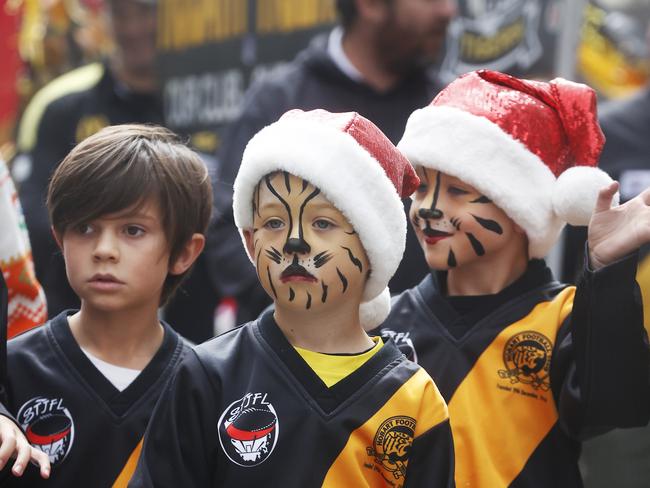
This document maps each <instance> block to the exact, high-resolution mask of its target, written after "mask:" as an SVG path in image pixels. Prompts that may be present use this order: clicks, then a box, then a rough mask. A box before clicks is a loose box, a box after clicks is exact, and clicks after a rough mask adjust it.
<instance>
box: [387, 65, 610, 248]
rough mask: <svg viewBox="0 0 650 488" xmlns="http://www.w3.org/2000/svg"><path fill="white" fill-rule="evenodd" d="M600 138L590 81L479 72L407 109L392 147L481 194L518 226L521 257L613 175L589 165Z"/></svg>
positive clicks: (581, 209)
mask: <svg viewBox="0 0 650 488" xmlns="http://www.w3.org/2000/svg"><path fill="white" fill-rule="evenodd" d="M604 142H605V138H604V136H603V133H602V131H601V130H600V126H599V125H598V120H597V116H596V94H595V92H594V91H593V90H592V89H591V88H589V87H588V86H586V85H583V84H579V83H573V82H571V81H567V80H564V79H561V78H556V79H554V80H552V81H550V82H548V83H545V82H541V81H531V80H521V79H518V78H515V77H513V76H509V75H506V74H503V73H498V72H495V71H487V70H480V71H474V72H471V73H467V74H465V75H463V76H461V77H459V78H458V79H456V80H455V81H453V82H452V83H451V84H450V85H449V86H447V87H446V88H445V89H444V90H442V91H441V92H440V93H439V94H438V95H437V96H436V98H435V99H434V100H433V102H431V104H430V105H429V106H427V107H425V108H423V109H419V110H416V111H415V112H413V114H411V116H410V118H409V120H408V122H407V124H406V130H405V133H404V136H403V138H402V140H401V141H400V143H399V144H398V148H399V149H400V150H401V151H402V152H403V153H404V154H405V155H406V157H408V158H409V160H410V161H411V163H412V164H413V165H421V166H424V167H427V168H432V169H437V170H439V171H442V172H443V173H446V174H449V175H452V176H455V177H457V178H459V179H461V180H463V181H465V182H467V183H469V184H470V185H472V186H473V187H475V188H476V189H477V190H479V191H480V192H482V193H483V194H485V195H486V196H487V197H488V198H490V199H491V200H492V201H493V202H494V203H495V204H496V205H497V206H499V207H500V208H501V209H503V210H504V211H505V212H506V213H507V214H508V216H510V218H512V220H513V221H514V222H516V223H517V224H518V225H519V226H520V227H522V228H523V229H524V230H525V232H526V234H527V236H528V240H529V256H530V257H534V258H541V257H544V256H545V255H546V254H547V253H548V251H549V250H550V248H551V247H552V246H553V244H554V243H555V242H556V240H557V238H558V235H559V233H560V231H561V230H562V228H563V226H564V225H565V223H570V224H572V225H587V224H588V223H589V219H590V216H591V213H592V211H593V209H594V206H595V203H596V199H597V196H598V192H599V190H600V189H602V188H603V187H605V186H607V185H608V184H609V183H610V182H611V181H612V180H611V178H610V177H609V176H608V175H607V174H606V173H604V172H603V171H601V170H599V169H598V168H596V165H597V163H598V158H599V156H600V152H601V150H602V147H603V144H604ZM616 198H618V196H617V197H616Z"/></svg>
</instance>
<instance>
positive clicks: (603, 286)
mask: <svg viewBox="0 0 650 488" xmlns="http://www.w3.org/2000/svg"><path fill="white" fill-rule="evenodd" d="M636 265H637V256H636V254H634V255H630V256H628V257H626V258H624V259H622V260H620V261H618V262H616V263H614V264H611V265H609V266H606V267H604V268H602V269H600V270H598V271H591V270H589V269H588V265H585V268H586V269H585V272H584V273H583V275H582V276H581V278H580V280H579V281H578V286H577V289H576V295H575V300H574V304H573V310H572V312H571V314H570V316H569V317H568V318H567V320H566V321H565V323H564V324H562V327H561V328H560V331H559V333H558V337H557V341H556V345H555V350H554V353H553V365H552V370H551V387H552V388H553V393H554V396H555V400H556V403H557V405H558V413H559V417H560V424H561V426H562V428H563V429H564V430H565V432H566V433H568V434H569V435H571V436H572V437H574V438H576V439H579V440H582V439H585V438H588V437H592V436H594V435H598V434H601V433H603V432H606V431H607V430H610V429H612V428H616V427H634V426H642V425H645V424H647V423H648V420H649V419H650V379H649V378H650V375H649V366H650V362H649V361H650V355H649V353H648V339H647V335H646V332H645V329H644V327H643V308H642V304H641V296H640V291H639V288H638V285H637V283H636V281H635V273H636Z"/></svg>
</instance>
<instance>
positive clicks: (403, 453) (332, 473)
mask: <svg viewBox="0 0 650 488" xmlns="http://www.w3.org/2000/svg"><path fill="white" fill-rule="evenodd" d="M447 418H448V412H447V405H446V404H445V401H444V399H443V398H442V395H440V392H439V391H438V389H437V388H436V385H435V384H434V383H433V380H432V379H431V377H430V376H429V375H428V374H427V372H426V371H425V370H424V369H422V368H420V369H419V370H418V371H417V372H416V373H415V374H414V375H413V376H411V377H410V378H409V379H408V380H407V381H406V382H405V383H404V384H403V385H402V386H401V387H400V388H399V389H398V390H397V391H396V392H395V393H394V394H393V396H392V397H390V399H388V401H386V403H385V404H384V405H383V406H382V407H381V408H380V409H379V410H378V411H377V412H376V413H375V414H374V415H373V416H372V417H370V418H369V419H368V420H367V421H366V423H365V424H363V425H361V426H360V427H359V428H357V429H356V430H354V431H353V432H351V433H350V436H349V438H348V441H347V443H346V444H345V447H344V448H343V449H342V450H341V452H340V453H339V455H338V457H337V458H336V460H335V461H334V463H333V464H332V466H331V467H330V469H329V471H328V472H327V476H326V477H325V480H324V481H323V485H322V486H323V487H324V488H338V487H341V486H387V485H386V480H391V486H403V483H404V480H405V476H406V468H407V466H408V453H409V451H410V447H411V445H412V444H413V440H414V439H415V438H417V437H419V436H420V435H422V434H424V433H425V432H427V431H428V430H429V429H431V428H433V427H435V426H436V425H438V424H440V423H441V422H443V421H445V420H447Z"/></svg>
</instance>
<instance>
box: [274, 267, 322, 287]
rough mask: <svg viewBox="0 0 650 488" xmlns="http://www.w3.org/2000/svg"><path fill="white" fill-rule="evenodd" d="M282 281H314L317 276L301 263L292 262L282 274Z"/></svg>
mask: <svg viewBox="0 0 650 488" xmlns="http://www.w3.org/2000/svg"><path fill="white" fill-rule="evenodd" d="M280 281H281V282H282V283H289V282H306V283H313V282H315V281H317V280H316V277H315V276H314V275H312V274H311V273H310V272H309V271H307V270H306V269H305V268H304V267H302V266H300V265H299V264H290V265H289V266H287V267H286V269H285V270H284V271H283V272H282V274H281V275H280Z"/></svg>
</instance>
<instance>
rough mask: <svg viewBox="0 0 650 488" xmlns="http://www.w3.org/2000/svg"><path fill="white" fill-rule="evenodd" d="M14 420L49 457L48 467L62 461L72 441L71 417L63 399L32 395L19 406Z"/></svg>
mask: <svg viewBox="0 0 650 488" xmlns="http://www.w3.org/2000/svg"><path fill="white" fill-rule="evenodd" d="M16 420H17V421H18V423H19V424H20V425H21V427H22V428H23V430H24V431H25V434H26V436H27V440H28V441H29V442H30V443H31V444H32V446H34V447H37V448H38V449H40V450H41V451H43V452H44V453H45V454H47V455H48V456H49V458H50V463H51V464H52V466H56V465H57V464H60V463H62V462H63V460H64V459H65V458H66V456H67V455H68V453H69V452H70V449H71V448H72V444H73V442H74V420H73V419H72V415H70V411H69V410H68V409H67V408H66V407H65V406H64V404H63V398H44V397H35V398H32V399H31V400H29V401H27V402H25V403H24V404H23V406H22V407H20V410H18V416H17V418H16Z"/></svg>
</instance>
